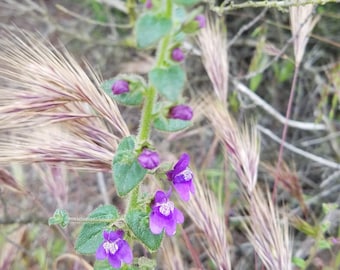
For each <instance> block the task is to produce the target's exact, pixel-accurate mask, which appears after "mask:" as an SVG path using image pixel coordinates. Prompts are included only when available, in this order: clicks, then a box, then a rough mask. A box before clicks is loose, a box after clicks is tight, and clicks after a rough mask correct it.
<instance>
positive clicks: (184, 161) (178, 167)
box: [174, 153, 190, 174]
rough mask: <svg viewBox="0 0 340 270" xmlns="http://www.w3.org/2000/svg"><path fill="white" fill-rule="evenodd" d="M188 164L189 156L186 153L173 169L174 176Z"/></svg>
mask: <svg viewBox="0 0 340 270" xmlns="http://www.w3.org/2000/svg"><path fill="white" fill-rule="evenodd" d="M189 162H190V156H189V155H188V154H187V153H183V154H182V155H181V157H180V158H179V160H178V162H177V163H176V165H175V167H174V171H175V174H178V173H180V172H181V171H184V170H185V168H186V167H188V165H189Z"/></svg>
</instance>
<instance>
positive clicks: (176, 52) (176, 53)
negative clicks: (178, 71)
mask: <svg viewBox="0 0 340 270" xmlns="http://www.w3.org/2000/svg"><path fill="white" fill-rule="evenodd" d="M171 58H172V60H174V61H176V62H181V61H183V59H184V53H183V51H182V50H181V48H175V49H173V50H172V52H171Z"/></svg>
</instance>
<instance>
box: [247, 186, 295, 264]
mask: <svg viewBox="0 0 340 270" xmlns="http://www.w3.org/2000/svg"><path fill="white" fill-rule="evenodd" d="M245 197H246V199H247V201H248V203H249V219H250V220H249V224H245V229H246V232H247V236H248V239H249V240H250V242H251V243H252V245H253V247H254V249H255V252H256V253H257V254H258V256H259V257H260V259H261V261H262V263H263V264H264V266H265V267H266V269H270V270H290V269H292V265H291V257H292V244H291V239H290V234H289V225H288V217H287V216H286V215H284V214H283V215H281V216H280V215H279V210H278V208H277V206H275V205H274V204H273V202H272V200H271V198H270V193H269V192H267V194H266V195H264V194H263V192H262V191H261V190H260V189H254V190H253V192H252V193H251V194H245Z"/></svg>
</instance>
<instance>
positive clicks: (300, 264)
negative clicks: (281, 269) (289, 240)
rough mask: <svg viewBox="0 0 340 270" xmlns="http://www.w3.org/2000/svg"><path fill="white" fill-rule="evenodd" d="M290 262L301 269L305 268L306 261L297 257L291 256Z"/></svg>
mask: <svg viewBox="0 0 340 270" xmlns="http://www.w3.org/2000/svg"><path fill="white" fill-rule="evenodd" d="M292 262H293V264H294V265H296V266H297V267H299V268H302V269H305V267H306V266H307V264H306V262H305V261H304V260H303V259H301V258H298V257H293V259H292Z"/></svg>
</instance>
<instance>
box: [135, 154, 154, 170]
mask: <svg viewBox="0 0 340 270" xmlns="http://www.w3.org/2000/svg"><path fill="white" fill-rule="evenodd" d="M138 162H139V164H140V165H141V166H142V167H143V168H144V169H148V170H152V169H154V168H156V167H157V166H158V165H159V155H158V153H157V152H155V151H151V150H149V149H143V151H142V153H141V154H140V155H139V157H138Z"/></svg>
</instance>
